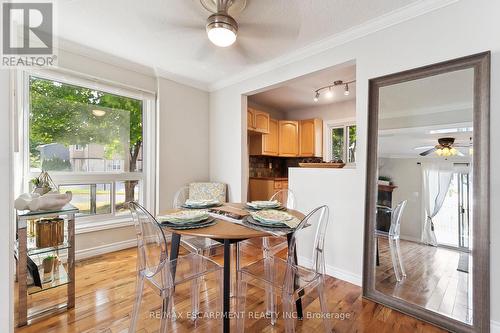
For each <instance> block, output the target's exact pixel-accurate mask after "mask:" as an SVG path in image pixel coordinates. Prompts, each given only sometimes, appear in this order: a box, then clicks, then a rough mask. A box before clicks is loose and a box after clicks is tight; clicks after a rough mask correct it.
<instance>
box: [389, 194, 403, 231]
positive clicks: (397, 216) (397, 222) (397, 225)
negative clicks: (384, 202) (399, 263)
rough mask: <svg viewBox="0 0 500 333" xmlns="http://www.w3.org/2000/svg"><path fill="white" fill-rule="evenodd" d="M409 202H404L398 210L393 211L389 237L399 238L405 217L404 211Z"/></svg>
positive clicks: (397, 207) (399, 205) (399, 204)
mask: <svg viewBox="0 0 500 333" xmlns="http://www.w3.org/2000/svg"><path fill="white" fill-rule="evenodd" d="M406 202H407V200H403V201H401V202H400V203H398V205H397V206H396V208H394V209H393V210H392V214H391V227H390V228H389V237H392V238H399V232H400V229H401V216H402V215H403V211H404V209H405V207H406Z"/></svg>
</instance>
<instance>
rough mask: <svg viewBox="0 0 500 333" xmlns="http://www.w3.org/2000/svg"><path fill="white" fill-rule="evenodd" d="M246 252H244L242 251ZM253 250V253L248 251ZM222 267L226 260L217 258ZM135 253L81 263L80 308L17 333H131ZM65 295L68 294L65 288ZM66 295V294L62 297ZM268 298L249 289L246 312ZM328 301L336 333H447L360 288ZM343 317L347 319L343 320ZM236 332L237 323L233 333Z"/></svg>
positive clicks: (145, 320) (150, 311) (307, 325)
mask: <svg viewBox="0 0 500 333" xmlns="http://www.w3.org/2000/svg"><path fill="white" fill-rule="evenodd" d="M243 250H245V249H243ZM247 250H248V249H247ZM245 253H246V255H245V256H244V258H242V262H243V264H244V263H245V261H247V260H254V259H255V258H256V257H255V253H256V251H248V252H245ZM215 258H216V260H217V261H219V262H220V261H221V259H222V258H221V256H216V257H215ZM135 268H136V250H135V249H127V250H123V251H119V252H114V253H109V254H105V255H101V256H98V257H95V258H92V259H87V260H83V261H80V262H78V264H77V267H76V307H75V309H72V310H70V311H65V312H62V313H60V314H57V315H52V316H51V317H49V318H46V319H42V320H40V321H37V322H35V323H33V324H32V325H30V326H25V327H22V328H16V330H15V332H16V333H29V332H30V333H31V332H33V333H40V332H50V333H59V332H64V333H68V332H100V333H117V332H126V331H127V329H128V325H129V322H130V312H131V310H132V305H133V301H134V288H135ZM62 289H63V290H64V289H65V288H62ZM61 293H62V294H61ZM61 296H64V292H63V291H61V290H58V289H54V290H52V291H48V292H45V293H39V294H37V295H34V296H30V297H29V301H30V302H31V304H34V305H37V304H40V302H42V301H48V300H51V301H56V300H57V298H58V297H61ZM264 296H265V293H264V291H263V290H261V289H258V288H252V287H249V290H248V294H247V297H248V298H247V311H252V312H254V313H259V312H263V311H264V310H265V305H264ZM200 297H201V302H202V303H201V310H202V311H203V312H205V313H206V312H209V311H210V310H214V308H215V304H216V297H218V293H216V289H215V283H214V281H213V280H207V281H206V283H205V284H204V285H203V288H202V292H201V296H200ZM327 297H328V302H329V308H330V311H331V312H332V313H335V314H336V316H337V319H334V320H333V325H334V329H335V331H336V332H367V333H368V332H369V333H374V332H376V333H384V332H387V333H389V332H390V333H393V332H401V333H408V332H426V333H427V332H429V333H432V332H444V331H442V330H441V329H439V328H436V327H434V326H432V325H430V324H427V323H424V322H422V321H419V320H416V319H414V318H412V317H409V316H407V315H404V314H401V313H399V312H397V311H394V310H391V309H389V308H387V307H384V306H381V305H378V304H376V303H373V302H371V301H368V300H364V299H362V297H361V288H360V287H358V286H355V285H353V284H350V283H347V282H344V281H342V280H338V279H335V278H330V277H329V278H328V279H327ZM303 302H304V311H305V314H306V315H307V314H308V313H309V314H315V313H316V314H317V313H321V312H320V309H319V302H318V300H317V299H316V298H313V297H306V298H305V299H304V300H303ZM175 304H176V305H175V310H176V312H177V313H181V314H185V313H186V312H189V310H190V301H189V285H185V286H182V285H181V286H180V287H178V288H176V296H175ZM160 306H161V300H160V298H159V297H158V296H156V295H155V294H154V293H153V292H152V290H151V289H149V288H146V291H145V293H144V297H143V302H142V307H141V313H140V320H139V323H138V326H137V332H140V333H149V332H157V331H158V329H159V322H160V321H159V319H158V318H156V315H155V314H156V313H158V311H159V309H160ZM341 317H343V319H342V318H341ZM170 328H171V330H170V332H176V333H180V332H190V333H198V332H211V333H214V332H220V331H221V325H220V322H219V321H217V320H214V319H207V318H201V319H198V321H197V322H196V323H193V321H191V320H190V319H188V318H186V317H185V316H183V317H181V318H178V319H177V320H176V321H175V322H174V323H172V324H171V327H170ZM235 329H236V327H235V321H234V320H233V321H232V332H234V331H235ZM246 331H247V332H283V331H284V327H283V321H282V320H281V319H279V320H278V323H277V325H276V326H271V325H270V322H269V320H268V319H267V318H255V319H250V320H247V321H246ZM297 331H298V332H322V326H321V320H320V319H314V318H310V319H307V318H305V319H304V320H303V321H301V322H298V324H297Z"/></svg>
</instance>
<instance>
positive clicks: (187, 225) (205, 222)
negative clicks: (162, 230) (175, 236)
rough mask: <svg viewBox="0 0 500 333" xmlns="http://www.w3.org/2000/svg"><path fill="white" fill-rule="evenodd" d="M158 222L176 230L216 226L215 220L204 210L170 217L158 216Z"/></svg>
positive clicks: (178, 212)
mask: <svg viewBox="0 0 500 333" xmlns="http://www.w3.org/2000/svg"><path fill="white" fill-rule="evenodd" d="M157 220H158V222H159V223H160V224H161V225H162V226H166V227H168V228H170V229H174V230H186V229H198V228H204V227H209V226H212V225H214V224H216V223H217V222H216V220H215V218H213V217H212V216H210V215H209V214H208V212H207V211H203V210H180V211H177V212H175V213H171V214H168V215H160V216H157Z"/></svg>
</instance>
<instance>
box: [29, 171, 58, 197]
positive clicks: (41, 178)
mask: <svg viewBox="0 0 500 333" xmlns="http://www.w3.org/2000/svg"><path fill="white" fill-rule="evenodd" d="M31 183H32V184H33V193H38V194H40V195H44V194H46V193H49V192H50V191H52V189H53V186H54V188H55V185H54V182H53V181H52V178H51V177H50V176H49V174H48V173H47V171H42V172H41V173H40V175H38V177H35V178H33V179H32V180H31Z"/></svg>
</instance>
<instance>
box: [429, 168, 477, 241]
mask: <svg viewBox="0 0 500 333" xmlns="http://www.w3.org/2000/svg"><path fill="white" fill-rule="evenodd" d="M471 178H472V177H471V176H470V175H469V174H467V173H455V174H454V175H453V178H452V180H451V183H450V188H449V189H448V193H447V195H446V199H445V201H444V203H443V206H442V207H441V210H440V211H439V213H438V214H437V215H436V216H435V218H434V232H435V234H436V239H437V242H438V244H439V245H444V246H449V247H454V248H459V249H461V250H468V249H469V241H470V225H469V221H470V220H471V218H472V216H471V214H472V209H471V208H472V207H471V206H470V203H471V202H472V193H471V191H470V189H471V188H472V187H471V185H472V184H471V180H472V179H471Z"/></svg>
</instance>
